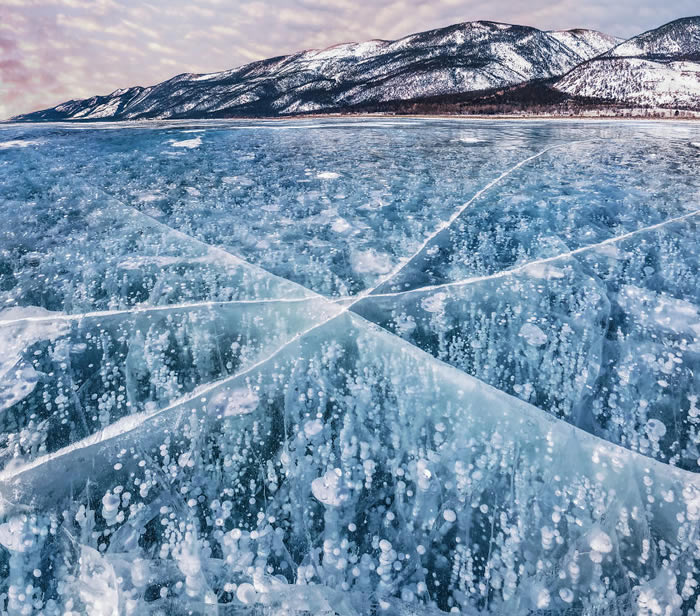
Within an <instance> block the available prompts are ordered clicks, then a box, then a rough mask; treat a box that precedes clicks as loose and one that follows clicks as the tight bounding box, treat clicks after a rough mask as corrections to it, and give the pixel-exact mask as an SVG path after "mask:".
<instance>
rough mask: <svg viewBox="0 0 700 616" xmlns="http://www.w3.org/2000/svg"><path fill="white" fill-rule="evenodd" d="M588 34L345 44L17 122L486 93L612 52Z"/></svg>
mask: <svg viewBox="0 0 700 616" xmlns="http://www.w3.org/2000/svg"><path fill="white" fill-rule="evenodd" d="M618 42H620V41H619V39H615V38H614V37H611V36H608V35H606V34H602V33H600V32H596V31H592V30H580V29H578V30H568V31H561V32H545V31H542V30H538V29H536V28H531V27H526V26H515V25H508V24H502V23H495V22H490V21H476V22H469V23H462V24H457V25H453V26H449V27H446V28H440V29H436V30H430V31H427V32H421V33H418V34H412V35H410V36H407V37H405V38H402V39H399V40H396V41H384V40H372V41H367V42H364V43H347V44H342V45H336V46H334V47H330V48H328V49H323V50H309V51H303V52H300V53H296V54H293V55H289V56H280V57H276V58H270V59H267V60H262V61H259V62H253V63H251V64H247V65H245V66H243V67H240V68H236V69H233V70H229V71H224V72H221V73H211V74H206V75H195V74H182V75H178V76H176V77H174V78H172V79H170V80H168V81H165V82H163V83H160V84H158V85H155V86H151V87H148V88H142V87H134V88H129V89H122V90H117V91H115V92H113V93H111V94H109V95H106V96H95V97H92V98H89V99H85V100H77V101H76V100H74V101H69V102H67V103H63V104H61V105H58V106H57V107H54V108H52V109H47V110H44V111H38V112H35V113H31V114H27V115H24V116H19V117H18V118H16V119H21V120H61V119H85V120H87V119H137V118H196V117H225V116H245V115H288V114H295V113H305V112H323V111H334V110H345V109H352V108H353V107H358V106H361V105H367V104H375V103H381V102H384V101H397V100H399V101H400V100H412V99H417V98H425V97H434V96H442V95H453V94H458V93H464V92H473V91H480V90H489V89H493V88H501V87H506V86H511V85H514V84H518V83H524V82H528V81H532V80H539V79H551V78H554V77H558V76H560V75H564V74H565V73H567V72H568V71H570V70H571V69H572V68H574V67H575V66H577V65H578V64H580V63H581V62H584V61H586V60H588V59H590V58H593V57H595V56H597V55H599V54H601V53H603V52H605V51H607V50H609V49H610V48H611V47H613V46H614V45H615V44H616V43H618Z"/></svg>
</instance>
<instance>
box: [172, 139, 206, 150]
mask: <svg viewBox="0 0 700 616" xmlns="http://www.w3.org/2000/svg"><path fill="white" fill-rule="evenodd" d="M170 145H171V146H172V147H174V148H187V149H188V150H192V149H194V148H198V147H199V146H200V145H202V138H201V137H194V138H193V139H184V140H183V141H170Z"/></svg>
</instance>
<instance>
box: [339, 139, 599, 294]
mask: <svg viewBox="0 0 700 616" xmlns="http://www.w3.org/2000/svg"><path fill="white" fill-rule="evenodd" d="M590 141H596V139H582V140H580V141H573V142H568V143H561V144H557V145H552V146H549V147H547V148H545V149H544V150H542V151H541V152H537V153H536V154H533V155H532V156H528V157H527V158H525V159H523V160H521V161H520V162H519V163H517V164H515V165H513V166H512V167H510V168H509V169H507V170H506V171H504V172H503V173H501V175H499V176H498V177H497V178H495V179H493V180H491V181H490V182H489V183H488V184H486V185H485V186H484V187H483V188H481V189H479V190H478V191H477V192H476V193H475V194H474V195H473V196H472V198H471V199H469V201H467V202H466V203H464V204H463V205H462V206H460V207H459V208H458V209H457V210H455V212H453V214H452V215H451V216H450V217H449V218H448V219H447V220H445V221H443V222H441V223H440V224H439V225H438V227H437V228H436V229H435V230H434V231H433V232H432V233H431V234H430V235H429V236H428V237H427V238H426V239H425V240H424V241H423V243H422V244H421V245H420V246H419V247H418V250H416V251H415V252H414V253H413V254H412V255H411V256H409V257H407V258H405V259H403V260H402V261H401V262H400V263H399V264H398V265H397V266H396V267H395V268H394V269H393V270H392V271H390V272H389V273H388V274H387V275H386V276H384V277H383V278H381V279H380V280H379V282H377V283H376V284H375V285H374V286H373V287H372V288H371V289H369V290H367V291H364V292H362V293H360V294H358V295H357V296H356V297H357V298H358V300H357V301H360V300H361V299H364V298H365V297H367V296H368V295H371V294H373V293H374V291H376V290H377V289H378V288H379V287H381V286H382V285H384V284H386V283H387V282H389V281H391V280H392V279H393V278H395V277H396V276H397V275H398V274H399V273H401V271H402V270H403V269H404V268H405V267H406V266H407V265H408V264H410V263H411V262H412V261H413V260H415V259H416V258H417V257H418V256H419V255H420V254H421V253H422V252H423V251H424V250H425V249H426V248H427V247H428V245H429V244H430V243H431V242H432V241H433V240H434V239H435V238H436V237H437V236H438V235H440V234H441V233H442V232H443V231H445V230H446V229H448V228H449V227H450V226H451V225H452V223H454V222H455V220H457V219H458V218H459V217H460V216H461V215H462V214H463V213H464V212H465V210H466V209H467V208H468V207H469V206H470V205H471V204H472V203H474V201H476V200H477V199H479V198H480V197H481V196H482V195H483V194H484V193H486V192H488V191H489V190H491V189H492V188H493V187H494V186H496V184H498V183H499V182H501V181H503V180H504V179H505V178H507V177H508V176H509V175H511V174H512V173H514V172H515V171H517V170H518V169H520V168H521V167H523V166H524V165H526V164H527V163H529V162H531V161H533V160H535V159H537V158H539V157H540V156H543V155H544V154H546V153H547V152H551V151H552V150H556V149H559V148H565V147H569V146H571V145H576V144H581V143H588V142H590ZM351 305H352V304H351Z"/></svg>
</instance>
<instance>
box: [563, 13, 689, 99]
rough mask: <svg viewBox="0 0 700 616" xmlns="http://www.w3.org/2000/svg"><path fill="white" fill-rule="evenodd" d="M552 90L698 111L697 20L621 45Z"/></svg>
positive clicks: (673, 24)
mask: <svg viewBox="0 0 700 616" xmlns="http://www.w3.org/2000/svg"><path fill="white" fill-rule="evenodd" d="M554 87H555V88H556V89H557V90H559V91H560V92H563V93H566V94H568V95H571V96H577V97H585V98H589V99H598V100H601V101H610V102H615V103H622V104H627V105H633V106H640V107H680V108H685V109H700V17H686V18H683V19H678V20H676V21H672V22H670V23H668V24H666V25H664V26H661V27H660V28H656V29H655V30H649V31H648V32H645V33H643V34H640V35H639V36H635V37H633V38H631V39H629V40H628V41H625V42H623V43H620V44H619V45H617V46H616V47H614V48H613V49H611V50H609V51H608V52H607V53H604V54H602V55H601V56H598V57H595V58H593V59H591V60H589V61H587V62H584V63H582V64H581V65H579V66H577V67H576V68H574V69H573V70H572V71H571V72H569V73H568V74H567V75H565V76H564V77H563V78H562V79H560V80H559V81H557V82H556V84H555V85H554Z"/></svg>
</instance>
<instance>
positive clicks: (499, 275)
mask: <svg viewBox="0 0 700 616" xmlns="http://www.w3.org/2000/svg"><path fill="white" fill-rule="evenodd" d="M698 215H700V209H698V210H693V211H692V212H688V213H686V214H682V215H681V216H674V217H673V218H669V219H667V220H664V221H662V222H659V223H656V224H653V225H648V226H646V227H642V228H641V229H636V230H634V231H630V232H629V233H623V234H622V235H616V236H615V237H610V238H608V239H606V240H603V241H601V242H596V243H595V244H589V245H587V246H581V247H580V248H576V249H574V250H569V251H567V252H563V253H561V254H558V255H554V256H552V257H543V258H541V259H534V260H532V261H528V262H527V263H522V264H521V265H517V266H515V267H511V268H508V269H505V270H501V271H499V272H494V273H493V274H487V275H484V276H472V277H469V278H462V279H460V280H453V281H451V282H443V283H441V284H434V285H426V286H423V287H417V288H415V289H407V290H406V291H394V292H393V293H374V294H373V295H371V296H370V297H369V299H373V298H379V297H399V296H402V295H408V294H410V293H424V292H427V291H437V290H439V289H447V288H450V287H461V286H465V285H469V284H475V283H477V282H484V281H486V280H494V279H496V278H504V277H506V276H512V275H513V274H518V273H520V272H523V271H527V270H528V269H530V268H532V267H536V266H538V265H544V264H546V263H552V262H554V261H559V260H561V259H568V258H569V257H575V256H576V255H580V254H583V253H586V252H589V251H591V250H595V249H596V248H602V247H603V246H610V245H613V244H617V243H618V242H623V241H625V240H628V239H630V238H631V237H634V236H636V235H640V234H642V233H648V232H650V231H656V230H657V229H661V228H662V227H665V226H666V225H670V224H673V223H676V222H682V221H684V220H687V219H689V218H692V217H693V216H698ZM364 299H368V298H364ZM339 301H341V300H339Z"/></svg>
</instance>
